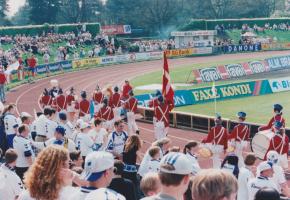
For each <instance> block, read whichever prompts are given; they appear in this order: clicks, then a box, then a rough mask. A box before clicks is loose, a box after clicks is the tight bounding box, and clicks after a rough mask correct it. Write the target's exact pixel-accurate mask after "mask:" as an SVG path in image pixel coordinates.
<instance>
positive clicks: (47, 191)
mask: <svg viewBox="0 0 290 200" xmlns="http://www.w3.org/2000/svg"><path fill="white" fill-rule="evenodd" d="M68 159H69V154H68V151H67V150H66V149H65V148H63V147H61V146H59V145H58V146H56V145H52V146H49V147H47V148H45V149H43V150H42V151H41V152H40V153H39V154H38V156H37V158H36V160H35V161H34V163H33V164H32V165H31V167H30V168H29V170H28V171H27V173H26V174H25V177H24V183H25V186H26V188H27V189H28V191H29V193H30V196H31V197H32V198H35V199H39V200H40V199H41V200H56V199H58V196H59V191H60V190H61V188H62V187H63V186H64V181H63V177H60V175H59V173H60V171H61V169H62V168H65V162H66V161H67V160H68Z"/></svg>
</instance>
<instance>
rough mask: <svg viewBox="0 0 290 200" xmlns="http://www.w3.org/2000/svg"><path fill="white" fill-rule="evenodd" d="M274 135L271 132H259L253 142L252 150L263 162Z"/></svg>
mask: <svg viewBox="0 0 290 200" xmlns="http://www.w3.org/2000/svg"><path fill="white" fill-rule="evenodd" d="M273 136H274V133H273V132H272V131H271V130H265V131H259V132H258V133H256V135H255V136H254V137H253V139H252V141H251V150H252V152H254V153H255V155H256V156H257V158H259V159H261V160H263V159H264V157H265V154H266V153H267V150H268V148H269V145H270V141H271V139H272V137H273Z"/></svg>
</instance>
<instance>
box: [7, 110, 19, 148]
mask: <svg viewBox="0 0 290 200" xmlns="http://www.w3.org/2000/svg"><path fill="white" fill-rule="evenodd" d="M3 115H4V124H5V131H6V138H7V146H8V148H13V139H14V137H15V136H16V134H17V128H18V126H19V124H18V120H17V118H16V116H15V105H14V104H10V105H8V106H6V108H5V109H4V112H3Z"/></svg>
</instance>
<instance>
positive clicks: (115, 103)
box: [109, 92, 122, 120]
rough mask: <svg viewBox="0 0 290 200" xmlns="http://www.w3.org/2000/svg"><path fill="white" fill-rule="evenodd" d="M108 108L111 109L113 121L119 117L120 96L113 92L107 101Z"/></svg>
mask: <svg viewBox="0 0 290 200" xmlns="http://www.w3.org/2000/svg"><path fill="white" fill-rule="evenodd" d="M109 106H110V107H111V108H113V112H114V117H115V120H119V119H120V117H121V109H122V108H121V95H120V94H119V93H117V92H115V93H114V94H113V95H112V96H111V97H110V99H109Z"/></svg>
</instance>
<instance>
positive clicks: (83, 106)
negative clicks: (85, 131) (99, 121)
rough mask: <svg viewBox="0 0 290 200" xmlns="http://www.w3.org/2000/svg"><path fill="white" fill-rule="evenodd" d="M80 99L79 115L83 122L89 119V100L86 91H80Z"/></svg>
mask: <svg viewBox="0 0 290 200" xmlns="http://www.w3.org/2000/svg"><path fill="white" fill-rule="evenodd" d="M81 97H82V100H81V101H80V102H79V117H80V119H82V120H84V121H85V122H89V121H90V118H91V116H90V102H89V101H88V100H87V93H86V91H82V92H81Z"/></svg>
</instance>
